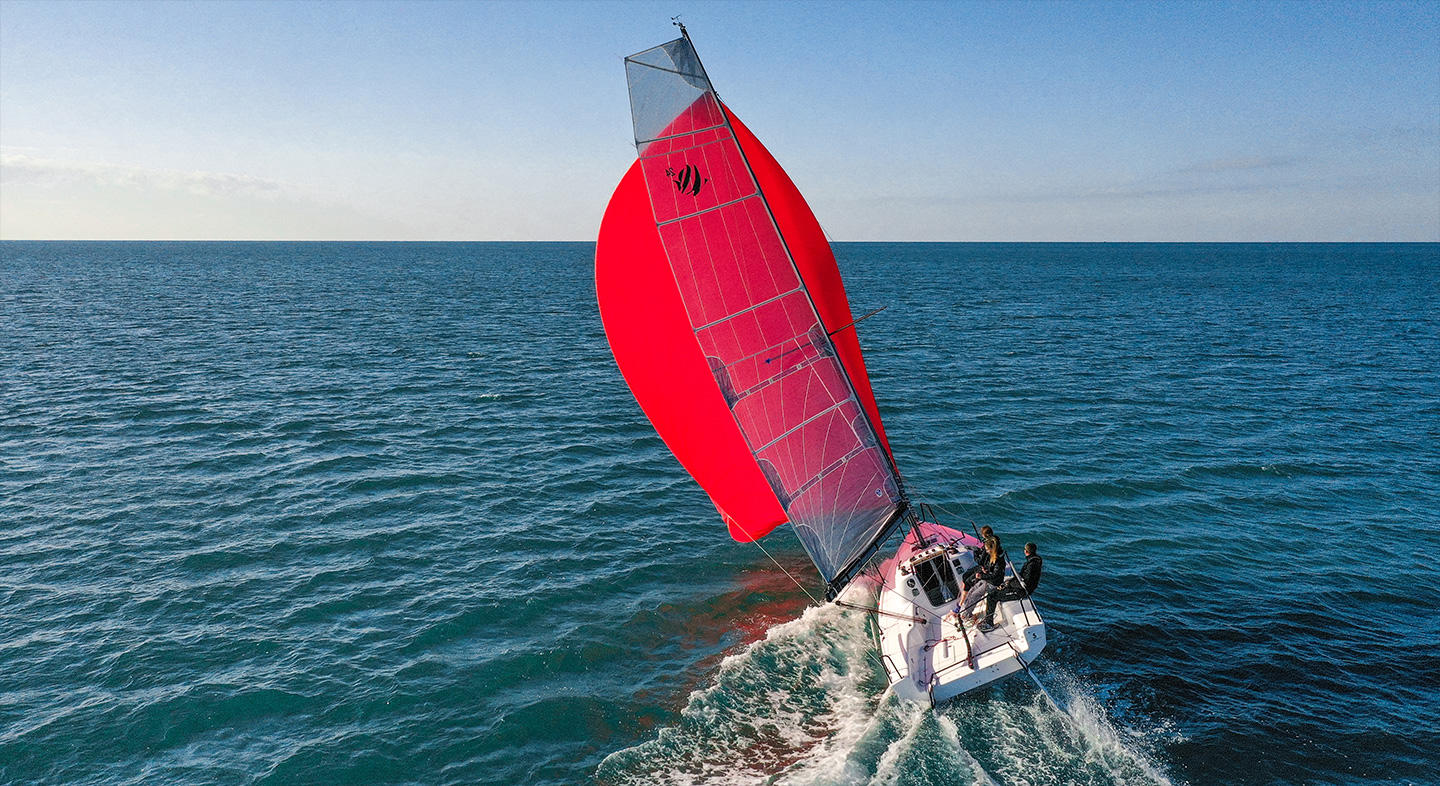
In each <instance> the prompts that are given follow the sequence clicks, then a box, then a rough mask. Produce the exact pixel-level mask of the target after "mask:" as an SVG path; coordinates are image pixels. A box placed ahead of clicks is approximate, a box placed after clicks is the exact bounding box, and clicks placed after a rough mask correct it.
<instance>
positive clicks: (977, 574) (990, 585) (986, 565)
mask: <svg viewBox="0 0 1440 786" xmlns="http://www.w3.org/2000/svg"><path fill="white" fill-rule="evenodd" d="M980 532H981V534H983V535H984V536H985V541H984V543H985V547H984V551H983V552H981V554H980V556H979V557H978V559H977V561H976V563H975V567H973V568H971V569H969V570H967V571H965V574H964V575H963V576H962V577H961V583H962V585H963V587H964V589H963V590H962V591H961V592H960V602H959V603H956V604H955V616H956V621H957V624H958V623H959V619H960V617H961V615H964V616H965V617H967V618H969V619H970V621H971V622H972V623H973V622H974V621H975V619H976V618H977V617H978V613H977V612H975V611H974V609H973V607H974V606H977V605H979V603H980V595H981V594H983V593H985V592H993V591H994V588H996V587H999V586H1000V584H1001V583H1003V582H1004V581H1005V563H1007V562H1008V561H1009V558H1008V557H1006V556H1005V547H1004V546H1001V545H1000V539H999V538H997V537H995V533H994V532H992V531H991V530H990V528H989V527H985V528H983V529H981V530H980ZM982 582H983V585H984V586H982V587H981V588H980V589H979V590H978V591H977V593H976V596H975V597H974V598H971V591H972V590H974V589H975V586H976V585H977V584H981V583H982Z"/></svg>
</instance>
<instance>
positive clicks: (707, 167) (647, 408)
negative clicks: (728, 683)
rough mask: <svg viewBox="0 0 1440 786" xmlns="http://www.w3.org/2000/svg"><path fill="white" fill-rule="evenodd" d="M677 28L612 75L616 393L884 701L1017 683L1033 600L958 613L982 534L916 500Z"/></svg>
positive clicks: (603, 265) (809, 232) (815, 231)
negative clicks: (867, 646)
mask: <svg viewBox="0 0 1440 786" xmlns="http://www.w3.org/2000/svg"><path fill="white" fill-rule="evenodd" d="M676 25H677V26H678V27H679V28H680V37H679V38H677V39H675V40H673V41H670V42H668V43H664V44H661V45H659V46H656V47H652V48H650V49H646V50H645V51H643V52H639V53H636V54H633V55H630V56H629V57H626V58H625V71H626V76H627V81H628V83H629V92H630V106H631V115H632V120H633V124H634V135H635V147H636V151H637V154H638V155H637V159H636V161H635V162H634V164H632V165H631V167H630V169H629V170H628V171H627V172H626V173H625V175H624V177H623V178H621V180H620V183H619V185H618V186H617V187H616V189H615V193H614V195H613V196H612V197H611V199H610V203H609V206H608V207H607V208H606V211H605V215H604V218H603V219H602V221H601V225H600V232H599V237H598V240H597V244H596V251H595V289H596V296H597V299H598V301H599V307H600V316H601V320H602V322H603V323H604V326H605V333H606V337H607V339H608V340H609V343H610V347H611V350H612V351H613V352H614V355H615V361H616V364H617V365H618V366H619V367H620V371H621V374H622V375H623V376H624V378H625V381H626V383H627V384H628V385H629V386H630V389H631V392H633V393H634V395H635V398H636V400H637V401H638V402H639V404H640V407H641V409H642V410H643V411H644V412H645V415H646V416H647V417H648V418H649V419H650V422H651V423H652V424H653V425H654V427H655V430H656V431H657V432H658V433H659V435H660V437H661V438H662V439H663V440H664V442H665V444H666V445H667V446H668V447H669V448H670V450H671V451H672V452H673V453H674V454H675V457H676V458H677V459H678V460H679V461H680V463H681V465H683V466H684V467H685V469H686V470H687V471H689V473H690V474H691V475H692V476H693V477H694V478H695V480H696V481H697V482H698V483H699V484H700V486H701V487H702V488H703V489H704V490H705V492H706V493H707V494H708V495H709V497H710V500H711V501H712V502H713V503H714V505H715V508H716V510H718V511H719V514H720V518H721V519H722V520H723V521H724V523H725V525H726V527H727V528H728V529H729V533H730V536H731V537H732V538H734V539H735V540H737V541H741V542H758V541H759V540H760V539H761V538H763V537H765V536H766V535H768V534H769V533H770V532H772V531H774V530H775V529H776V528H777V527H779V526H780V525H782V524H786V523H788V524H789V525H790V526H791V527H792V528H794V531H795V534H796V536H797V537H798V538H799V540H800V543H801V544H802V545H803V546H804V549H805V551H806V553H807V554H808V555H809V557H810V560H811V561H812V562H813V563H814V564H815V569H816V570H817V571H818V572H819V574H820V576H821V578H822V579H823V580H824V582H825V599H826V602H835V603H839V604H842V605H846V606H849V607H853V608H860V609H863V610H864V611H865V612H866V613H869V614H872V615H873V619H874V620H875V621H876V625H875V626H874V631H875V634H876V636H877V638H878V639H879V648H880V656H881V657H880V660H881V662H882V663H883V664H884V668H885V671H886V675H887V678H888V680H889V684H890V690H891V691H892V692H894V693H895V694H896V695H897V696H899V697H900V698H902V699H908V700H913V701H917V702H928V703H930V704H932V705H933V704H935V703H938V702H942V701H946V700H948V699H951V698H954V697H955V696H958V695H960V694H962V693H964V692H966V691H969V690H972V689H974V688H977V687H980V686H981V685H985V684H988V683H990V682H993V681H994V680H996V679H999V678H1001V677H1004V676H1006V675H1009V674H1013V673H1015V672H1017V671H1020V670H1022V669H1023V670H1026V671H1028V668H1029V664H1030V662H1031V661H1033V660H1034V659H1035V658H1036V657H1037V656H1038V655H1039V654H1040V651H1041V650H1042V649H1044V647H1045V623H1044V621H1043V620H1042V619H1041V617H1040V613H1039V611H1038V610H1037V609H1036V608H1035V605H1034V603H1033V602H1032V601H1031V599H1030V598H1029V597H1028V595H1027V596H1025V597H1022V598H1020V599H1018V600H1010V601H1006V602H1004V603H1000V604H999V607H998V609H997V610H996V620H995V622H996V623H997V624H995V625H994V627H993V628H990V627H988V626H978V625H976V624H974V622H973V620H969V619H967V618H966V617H965V616H963V615H960V614H957V613H956V611H957V609H956V605H957V602H958V601H959V599H960V597H961V595H962V594H964V593H963V587H962V576H964V575H965V572H966V571H967V570H969V569H970V568H971V567H973V566H974V564H975V559H976V553H977V550H978V549H979V547H980V545H981V541H980V539H979V538H978V537H977V535H978V533H976V534H972V533H966V532H963V531H961V530H960V529H957V528H954V527H951V526H944V525H942V524H940V523H939V522H938V521H937V520H936V519H937V517H936V516H935V515H934V513H933V510H932V508H931V507H930V506H928V505H924V504H921V503H918V502H915V501H913V500H912V499H911V496H910V493H909V492H908V491H907V489H906V485H905V482H904V479H903V477H902V476H901V474H900V470H899V468H898V466H897V465H896V463H895V456H894V454H893V452H892V451H891V449H890V443H889V440H888V439H887V437H886V435H885V429H884V426H883V425H882V424H881V420H880V410H879V407H878V406H877V405H876V402H875V396H874V393H873V391H872V389H871V385H870V379H869V376H868V375H867V373H866V370H865V361H864V357H863V356H862V354H861V350H860V341H859V338H858V335H857V328H856V320H855V319H854V317H853V315H852V313H851V310H850V304H849V301H848V300H847V298H846V296H845V287H844V284H843V282H842V281H841V279H840V271H839V268H838V266H837V265H836V262H835V255H834V253H833V251H832V250H831V247H830V244H829V242H828V241H827V239H826V237H825V233H824V232H823V230H822V229H821V228H820V224H819V222H818V221H816V219H815V216H814V214H813V213H812V212H811V210H810V208H809V206H808V205H807V204H806V202H805V199H804V197H802V196H801V195H800V192H799V191H798V190H797V189H796V187H795V185H794V184H793V183H792V182H791V180H790V178H789V176H788V175H786V173H785V171H784V170H783V169H781V168H780V165H779V164H778V163H777V162H776V161H775V158H774V157H773V156H771V154H770V152H769V151H767V150H766V149H765V147H764V146H763V145H762V144H761V143H760V141H759V140H758V139H756V138H755V135H754V134H752V133H751V132H750V129H748V128H747V127H746V126H745V124H744V123H742V122H741V121H740V119H739V118H738V117H736V115H735V113H734V112H733V111H731V109H730V107H729V106H727V105H725V104H724V103H722V102H721V101H720V99H719V96H717V95H716V93H715V89H714V87H713V86H712V84H711V82H710V78H709V76H708V75H707V74H706V72H705V68H704V66H703V65H702V64H701V62H700V58H699V56H698V55H697V54H696V53H695V48H694V46H693V44H692V43H691V40H690V35H689V33H688V32H687V31H686V30H685V27H684V25H682V24H680V23H679V22H676ZM972 527H973V525H972ZM897 537H899V545H898V547H896V551H895V552H894V553H893V554H889V555H888V557H887V555H886V554H885V553H883V552H882V548H883V547H884V546H885V544H887V543H890V542H893V541H894V540H895V539H896V538H897ZM762 548H763V547H762ZM767 553H768V552H767ZM1007 570H1008V571H1009V572H1011V573H1013V572H1014V566H1013V565H1010V564H1008V563H1007ZM802 589H803V587H802ZM966 597H967V600H969V601H970V602H971V604H972V606H973V605H974V601H973V600H972V598H976V599H978V593H977V592H971V593H969V594H968V595H967V596H966ZM980 605H983V604H980ZM961 611H964V609H961ZM982 627H984V628H988V629H982Z"/></svg>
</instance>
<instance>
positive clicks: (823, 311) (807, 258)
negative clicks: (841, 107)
mask: <svg viewBox="0 0 1440 786" xmlns="http://www.w3.org/2000/svg"><path fill="white" fill-rule="evenodd" d="M723 111H724V112H725V115H726V117H728V118H729V119H730V125H731V127H732V128H734V129H735V139H736V141H738V142H739V143H740V148H741V149H742V150H744V151H745V158H746V159H748V160H749V162H750V169H751V171H752V172H754V173H755V180H756V181H757V182H758V183H759V185H760V190H761V191H763V192H764V193H765V199H766V201H767V202H769V204H770V212H771V213H772V214H774V216H775V223H776V225H777V226H778V227H779V228H780V234H781V235H783V236H784V238H785V244H786V245H787V246H789V248H790V255H791V257H793V258H794V261H795V267H796V269H798V270H799V271H800V276H801V278H803V279H805V288H806V289H808V290H809V291H810V298H811V300H813V301H814V303H815V311H816V312H818V313H819V315H820V321H821V322H823V323H824V324H825V329H826V330H827V331H829V332H831V333H832V334H833V335H831V337H830V340H831V342H833V343H834V345H835V352H836V354H837V356H838V357H839V359H840V363H841V364H842V365H844V366H845V373H847V374H849V376H850V383H851V384H852V385H853V386H854V387H855V393H856V395H857V397H858V398H859V399H860V403H861V404H862V405H864V407H865V412H866V414H868V415H869V416H870V422H871V423H872V424H873V425H874V426H875V432H876V435H877V436H878V437H879V438H880V444H882V445H884V446H885V452H886V453H890V440H889V439H888V438H886V436H885V427H884V426H883V425H881V423H880V408H879V407H878V406H876V404H875V394H874V392H873V391H872V390H871V389H870V375H869V374H867V373H866V372H865V358H864V356H863V355H862V354H861V352H860V338H859V336H858V335H857V334H856V332H855V330H854V328H848V329H845V330H841V328H845V327H846V326H847V325H849V324H850V322H851V321H852V320H854V317H853V316H851V312H850V301H849V300H848V299H846V297H845V284H844V282H842V281H841V279H840V267H839V266H838V265H837V264H836V263H835V252H834V251H833V250H831V248H830V242H829V241H828V240H826V239H825V231H824V230H823V229H821V228H820V222H819V221H817V220H816V219H815V214H814V212H812V211H811V210H810V205H808V204H807V203H806V202H805V197H803V196H801V195H800V190H799V189H798V188H796V187H795V184H794V183H793V182H791V180H790V176H789V175H787V174H786V173H785V170H784V169H781V168H780V164H779V163H777V162H776V161H775V157H774V156H772V155H770V151H769V150H766V149H765V146H764V145H762V144H760V140H758V139H756V138H755V135H754V134H752V133H750V129H748V128H746V127H745V124H744V123H742V122H740V118H738V117H736V116H735V113H733V112H731V111H730V108H729V107H723ZM835 331H839V332H835ZM892 456H893V454H892ZM892 460H893V458H892Z"/></svg>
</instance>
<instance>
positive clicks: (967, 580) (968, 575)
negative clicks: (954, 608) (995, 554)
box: [960, 524, 1005, 597]
mask: <svg viewBox="0 0 1440 786" xmlns="http://www.w3.org/2000/svg"><path fill="white" fill-rule="evenodd" d="M980 537H981V538H983V540H982V541H981V544H980V548H978V549H975V566H974V567H972V568H970V569H969V570H967V571H965V573H964V574H962V575H961V576H960V583H961V584H962V585H964V587H965V589H966V590H969V589H970V587H971V586H973V585H974V584H975V582H976V581H977V580H978V578H979V576H980V574H981V573H982V572H984V571H985V569H986V567H987V566H989V564H990V552H991V551H992V550H999V551H1000V553H1002V554H1003V553H1005V549H1003V548H1000V539H999V538H997V537H995V530H993V529H990V525H989V524H986V525H985V526H983V527H981V528H980ZM992 543H993V544H994V546H995V548H994V549H992V548H991V544H992ZM962 597H963V596H962Z"/></svg>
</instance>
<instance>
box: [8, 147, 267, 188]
mask: <svg viewBox="0 0 1440 786" xmlns="http://www.w3.org/2000/svg"><path fill="white" fill-rule="evenodd" d="M0 182H4V183H12V184H19V183H30V184H35V185H42V186H61V185H79V184H86V185H98V186H109V187H116V188H129V189H160V190H165V191H183V192H186V193H190V194H195V195H197V196H262V197H279V196H282V195H283V192H284V190H285V189H284V187H283V186H282V185H281V184H280V183H278V182H276V181H274V180H266V179H264V178H259V177H252V176H250V175H236V174H231V173H227V172H205V171H186V170H180V169H152V168H146V167H138V166H129V165H125V164H102V163H96V162H91V161H62V160H57V159H50V158H37V157H33V156H29V155H25V154H23V153H11V152H0Z"/></svg>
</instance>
